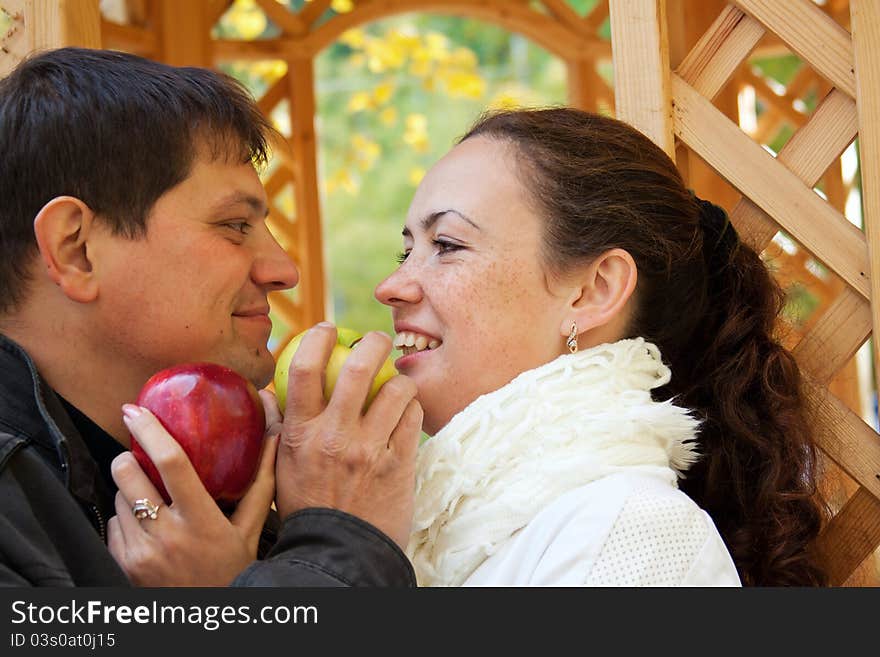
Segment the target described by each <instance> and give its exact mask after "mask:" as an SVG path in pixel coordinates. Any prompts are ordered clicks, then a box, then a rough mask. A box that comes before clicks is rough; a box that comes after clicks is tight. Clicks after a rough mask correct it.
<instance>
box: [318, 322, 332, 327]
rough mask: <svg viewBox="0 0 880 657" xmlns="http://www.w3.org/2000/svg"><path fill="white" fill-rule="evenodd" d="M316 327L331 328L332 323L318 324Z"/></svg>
mask: <svg viewBox="0 0 880 657" xmlns="http://www.w3.org/2000/svg"><path fill="white" fill-rule="evenodd" d="M318 326H321V327H323V328H333V323H332V322H318Z"/></svg>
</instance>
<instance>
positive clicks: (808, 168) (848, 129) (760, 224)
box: [730, 89, 858, 251]
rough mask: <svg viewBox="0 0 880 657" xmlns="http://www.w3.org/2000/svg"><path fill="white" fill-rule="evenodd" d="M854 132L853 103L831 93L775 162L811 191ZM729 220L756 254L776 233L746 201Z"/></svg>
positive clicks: (773, 225) (770, 222)
mask: <svg viewBox="0 0 880 657" xmlns="http://www.w3.org/2000/svg"><path fill="white" fill-rule="evenodd" d="M857 131H858V116H857V112H856V104H855V102H854V101H853V100H852V99H851V98H850V97H849V96H847V95H846V94H845V93H843V92H842V91H838V90H836V89H833V90H832V91H831V92H830V93H829V94H828V95H827V96H825V98H824V99H823V100H822V102H821V103H819V106H818V107H817V108H816V109H815V110H814V111H813V114H812V116H811V117H810V120H809V121H807V123H805V124H804V125H803V126H802V127H801V128H800V129H799V130H798V131H797V132H795V133H794V135H792V137H791V139H789V140H788V141H787V142H786V144H785V146H783V147H782V150H780V151H779V153H778V155H777V159H778V160H779V161H780V162H782V163H783V164H785V166H787V167H788V168H789V169H791V171H792V172H793V173H794V174H795V175H796V176H798V177H799V178H800V179H801V180H802V181H804V183H805V184H806V185H807V186H808V187H814V186H815V185H816V183H817V182H818V181H819V178H820V177H821V176H822V174H823V173H825V171H826V170H827V169H828V167H830V166H831V165H832V163H834V162H835V161H836V160H837V159H838V158H839V157H840V155H841V154H842V153H843V151H844V150H846V148H847V146H849V145H850V144H851V143H852V141H853V139H855V137H856V133H857ZM730 219H731V221H733V223H734V225H735V226H736V228H737V231H739V232H740V236H741V237H742V238H743V239H744V240H746V241H747V242H748V243H749V244H750V245H751V246H752V247H753V248H755V250H757V251H763V250H764V248H765V247H766V246H767V244H768V243H769V242H770V240H771V239H772V238H773V236H774V235H775V234H776V231H777V230H778V226H777V225H776V222H774V221H773V220H772V219H771V218H770V216H769V215H768V214H767V213H766V212H764V211H763V210H762V209H761V208H760V207H758V206H757V205H755V204H754V203H752V202H751V201H750V200H749V199H747V198H745V197H743V198H742V199H741V200H740V201H739V203H737V205H736V207H735V208H734V209H733V211H732V212H731V214H730Z"/></svg>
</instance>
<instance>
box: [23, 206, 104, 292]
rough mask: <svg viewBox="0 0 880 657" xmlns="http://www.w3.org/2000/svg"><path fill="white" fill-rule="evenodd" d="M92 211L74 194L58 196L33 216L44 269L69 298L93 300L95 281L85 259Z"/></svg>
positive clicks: (93, 217) (87, 250)
mask: <svg viewBox="0 0 880 657" xmlns="http://www.w3.org/2000/svg"><path fill="white" fill-rule="evenodd" d="M94 219H95V213H94V212H92V210H91V209H90V208H89V206H87V205H86V204H85V203H83V202H82V201H81V200H79V199H78V198H75V197H73V196H58V197H55V198H53V199H52V200H51V201H49V202H48V203H46V205H44V206H43V207H42V209H41V210H40V211H39V212H38V213H37V216H36V218H35V219H34V235H35V237H36V239H37V248H38V249H39V251H40V258H41V260H42V262H43V265H44V266H45V267H46V273H47V274H48V276H49V278H50V279H52V281H54V283H55V284H56V285H57V286H58V287H60V288H61V291H62V292H63V293H64V294H65V296H67V297H68V298H69V299H71V300H73V301H77V302H79V303H88V302H90V301H94V300H95V299H96V298H97V295H98V285H97V280H96V277H95V276H94V272H93V266H92V262H91V260H90V259H89V248H88V247H89V237H90V235H91V232H92V228H93V226H94Z"/></svg>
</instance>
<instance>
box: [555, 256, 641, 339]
mask: <svg viewBox="0 0 880 657" xmlns="http://www.w3.org/2000/svg"><path fill="white" fill-rule="evenodd" d="M575 280H576V282H577V287H576V288H575V290H574V292H573V293H572V295H571V300H570V302H569V314H568V315H567V316H566V317H565V318H564V319H563V321H562V325H560V327H559V332H560V335H563V336H568V335H569V332H570V331H571V323H572V321H574V322H575V323H577V332H578V334H581V333H585V332H587V331H591V330H595V329H606V330H605V331H604V333H609V335H608V336H607V337H606V339H605V340H603V341H610V340H615V339H618V338H616V337H615V334H616V333H617V332H618V331H623V330H624V327H625V325H626V321H627V318H626V317H624V312H623V311H624V308H625V307H626V303H627V301H629V299H630V297H631V296H632V293H633V291H634V290H635V289H636V281H637V280H638V270H637V268H636V263H635V260H633V257H632V256H631V255H630V254H629V252H628V251H625V250H624V249H610V250H608V251H606V252H605V253H603V254H601V255H600V256H599V257H597V258H596V259H595V260H593V261H592V262H591V263H590V264H589V265H588V266H587V267H586V268H585V269H584V270H582V271H581V273H580V274H579V275H578V276H577V278H576V279H575Z"/></svg>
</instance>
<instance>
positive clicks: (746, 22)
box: [676, 5, 765, 99]
mask: <svg viewBox="0 0 880 657" xmlns="http://www.w3.org/2000/svg"><path fill="white" fill-rule="evenodd" d="M764 34H765V30H764V26H763V25H761V23H759V22H758V21H756V20H755V19H754V18H751V17H750V16H747V15H746V14H745V13H743V12H742V11H740V10H739V9H737V8H736V7H734V6H733V5H727V6H726V7H725V8H724V9H723V10H722V12H721V13H720V14H719V15H718V18H717V19H716V20H715V22H714V23H713V24H712V26H711V27H710V28H709V30H708V31H707V32H706V33H705V34H704V35H703V37H702V38H701V39H700V40H699V41H698V42H697V45H695V46H694V47H693V49H691V51H690V52H689V53H688V55H687V57H685V59H684V61H683V62H682V63H681V64H680V65H679V67H678V68H677V69H676V72H677V73H678V74H679V75H680V76H681V77H682V78H683V79H685V80H687V82H688V83H689V84H690V85H691V86H692V87H693V88H694V89H696V90H697V91H698V92H700V93H701V94H702V95H703V96H706V97H707V98H709V99H712V98H715V96H716V95H717V94H718V92H720V91H721V89H723V88H724V85H725V84H727V81H728V80H729V79H730V78H731V77H732V76H733V74H734V73H735V72H736V70H737V69H738V68H739V66H740V64H741V63H742V62H743V61H744V60H745V59H746V58H747V57H748V56H749V54H751V52H752V51H753V50H754V48H755V46H756V45H757V44H758V42H759V41H760V40H761V37H763V36H764Z"/></svg>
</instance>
